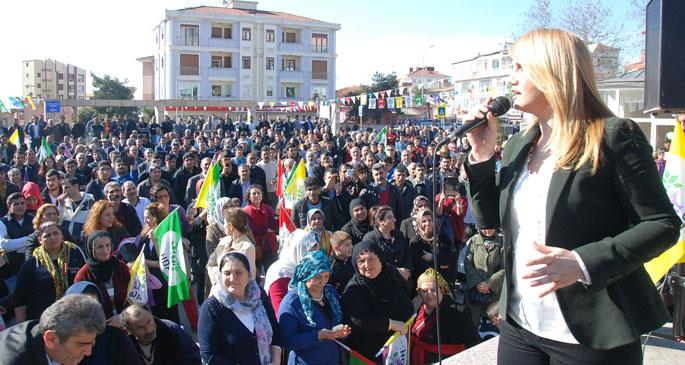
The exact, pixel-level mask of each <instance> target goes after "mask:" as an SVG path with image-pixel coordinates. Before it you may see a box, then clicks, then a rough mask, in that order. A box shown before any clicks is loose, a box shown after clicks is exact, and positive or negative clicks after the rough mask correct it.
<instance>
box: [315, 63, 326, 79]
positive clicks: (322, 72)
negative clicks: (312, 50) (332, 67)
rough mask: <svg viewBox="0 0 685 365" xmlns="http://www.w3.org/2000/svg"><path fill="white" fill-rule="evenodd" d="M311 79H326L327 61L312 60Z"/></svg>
mask: <svg viewBox="0 0 685 365" xmlns="http://www.w3.org/2000/svg"><path fill="white" fill-rule="evenodd" d="M312 79H314V80H327V79H328V62H326V61H317V60H314V61H312Z"/></svg>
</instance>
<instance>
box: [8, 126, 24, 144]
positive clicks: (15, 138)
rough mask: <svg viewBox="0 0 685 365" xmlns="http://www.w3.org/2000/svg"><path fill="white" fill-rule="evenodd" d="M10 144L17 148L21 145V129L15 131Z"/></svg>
mask: <svg viewBox="0 0 685 365" xmlns="http://www.w3.org/2000/svg"><path fill="white" fill-rule="evenodd" d="M9 142H10V143H11V144H13V145H15V146H17V147H19V146H20V145H21V141H19V128H15V129H14V132H12V135H11V136H10V139H9Z"/></svg>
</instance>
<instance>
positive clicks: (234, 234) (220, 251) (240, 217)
mask: <svg viewBox="0 0 685 365" xmlns="http://www.w3.org/2000/svg"><path fill="white" fill-rule="evenodd" d="M223 214H224V215H223V217H224V231H226V237H224V238H222V239H221V241H219V245H218V246H216V249H215V250H214V252H213V253H212V254H211V255H210V256H209V261H208V263H207V272H208V273H209V277H210V279H211V282H212V286H214V285H216V281H215V280H216V278H217V277H218V276H217V270H219V268H218V266H219V260H221V258H222V257H223V256H224V255H225V254H226V253H228V252H230V251H238V252H240V253H242V254H243V255H245V256H247V260H248V262H249V263H250V275H252V276H255V273H256V269H255V268H256V267H257V266H256V263H255V259H256V250H255V245H254V240H253V238H252V233H251V232H250V229H249V228H248V226H247V214H246V213H245V211H243V210H242V209H240V208H228V206H225V207H224V212H223Z"/></svg>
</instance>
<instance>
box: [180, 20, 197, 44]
mask: <svg viewBox="0 0 685 365" xmlns="http://www.w3.org/2000/svg"><path fill="white" fill-rule="evenodd" d="M181 44H182V45H184V46H199V45H200V27H199V26H197V25H192V24H191V25H189V24H181Z"/></svg>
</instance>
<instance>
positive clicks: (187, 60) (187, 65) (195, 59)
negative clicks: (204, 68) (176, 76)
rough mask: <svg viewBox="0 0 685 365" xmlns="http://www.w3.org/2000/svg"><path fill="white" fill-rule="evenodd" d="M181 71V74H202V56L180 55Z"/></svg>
mask: <svg viewBox="0 0 685 365" xmlns="http://www.w3.org/2000/svg"><path fill="white" fill-rule="evenodd" d="M180 56H181V57H180V66H181V67H180V70H179V71H180V72H181V75H194V76H197V75H199V74H200V56H199V55H196V54H181V55H180Z"/></svg>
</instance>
